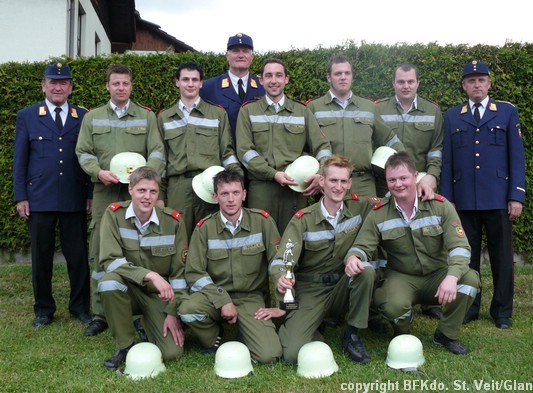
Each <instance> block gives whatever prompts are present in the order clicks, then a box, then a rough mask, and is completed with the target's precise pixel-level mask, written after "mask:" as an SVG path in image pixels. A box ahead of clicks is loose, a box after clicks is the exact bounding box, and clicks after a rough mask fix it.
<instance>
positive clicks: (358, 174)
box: [352, 171, 370, 177]
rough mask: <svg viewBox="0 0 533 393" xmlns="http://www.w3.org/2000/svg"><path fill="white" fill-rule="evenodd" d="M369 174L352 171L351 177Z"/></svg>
mask: <svg viewBox="0 0 533 393" xmlns="http://www.w3.org/2000/svg"><path fill="white" fill-rule="evenodd" d="M368 173H370V171H352V176H353V177H361V176H364V175H366V174H368Z"/></svg>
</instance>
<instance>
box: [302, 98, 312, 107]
mask: <svg viewBox="0 0 533 393" xmlns="http://www.w3.org/2000/svg"><path fill="white" fill-rule="evenodd" d="M311 101H313V99H312V98H309V99H308V100H307V101H301V103H302V104H304V105H305V106H307V105H309V103H310V102H311Z"/></svg>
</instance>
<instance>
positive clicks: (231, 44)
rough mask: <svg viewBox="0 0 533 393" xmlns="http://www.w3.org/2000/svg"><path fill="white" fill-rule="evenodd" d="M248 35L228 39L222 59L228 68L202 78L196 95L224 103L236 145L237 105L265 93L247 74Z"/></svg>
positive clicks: (250, 47)
mask: <svg viewBox="0 0 533 393" xmlns="http://www.w3.org/2000/svg"><path fill="white" fill-rule="evenodd" d="M253 50H254V43H253V40H252V37H250V36H248V35H246V34H242V33H238V34H236V35H234V36H232V37H229V39H228V51H227V52H226V59H227V60H228V63H229V71H228V72H227V73H225V74H222V75H218V76H215V77H213V78H210V79H208V80H206V81H205V82H204V85H203V87H202V89H201V90H200V97H202V99H204V100H205V101H209V102H212V103H214V104H217V105H220V106H222V107H224V109H225V110H226V112H227V114H228V118H229V123H230V126H231V135H232V138H233V144H234V146H236V143H237V142H236V140H235V125H236V124H237V116H238V114H239V110H240V109H241V105H242V104H243V103H244V102H246V101H250V100H253V99H254V98H255V97H261V96H263V95H265V90H264V89H263V86H262V85H261V84H260V83H259V78H257V77H256V76H255V75H250V65H251V64H252V60H253V59H254V55H253Z"/></svg>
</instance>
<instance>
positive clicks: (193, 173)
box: [181, 171, 203, 179]
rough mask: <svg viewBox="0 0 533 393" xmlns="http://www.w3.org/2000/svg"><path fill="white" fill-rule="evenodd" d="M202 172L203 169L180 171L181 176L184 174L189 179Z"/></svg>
mask: <svg viewBox="0 0 533 393" xmlns="http://www.w3.org/2000/svg"><path fill="white" fill-rule="evenodd" d="M202 172H203V171H188V172H185V173H182V174H181V176H184V177H186V178H187V179H190V178H193V177H194V176H196V175H199V174H200V173H202Z"/></svg>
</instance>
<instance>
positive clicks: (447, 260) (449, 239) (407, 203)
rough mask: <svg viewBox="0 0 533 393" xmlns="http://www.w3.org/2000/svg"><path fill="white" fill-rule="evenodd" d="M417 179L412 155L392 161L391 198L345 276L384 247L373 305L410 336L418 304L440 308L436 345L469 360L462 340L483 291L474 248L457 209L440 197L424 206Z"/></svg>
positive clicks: (360, 241) (371, 217) (362, 236)
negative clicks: (472, 256) (472, 259)
mask: <svg viewBox="0 0 533 393" xmlns="http://www.w3.org/2000/svg"><path fill="white" fill-rule="evenodd" d="M417 175H418V172H417V170H416V166H415V162H414V159H413V158H412V157H411V156H410V155H409V153H407V152H399V153H395V154H394V155H392V156H391V157H389V159H388V160H387V163H386V164H385V176H386V179H387V185H388V187H389V191H390V192H391V194H392V196H391V197H390V198H385V199H384V200H383V201H382V202H381V203H379V204H377V205H375V206H374V209H373V211H371V212H370V213H369V214H368V216H367V217H366V219H365V222H364V223H363V226H362V228H361V230H360V231H359V234H358V235H357V238H356V239H355V242H354V244H353V247H352V248H351V249H350V251H349V252H348V255H347V256H346V274H348V275H349V276H351V275H353V274H354V273H355V272H356V271H357V270H355V269H354V268H353V267H354V266H357V265H358V264H360V263H361V262H364V261H368V259H369V256H371V255H372V253H373V252H374V251H375V249H376V247H378V246H379V245H381V246H382V247H383V248H384V250H385V252H386V253H387V257H388V261H387V270H386V272H385V277H384V279H383V281H382V282H381V286H378V288H377V289H376V291H375V295H374V303H375V304H376V307H377V309H378V310H379V311H380V312H381V313H382V314H383V316H384V317H385V318H386V319H388V320H389V321H391V323H392V324H393V328H394V331H395V334H407V333H409V332H410V327H411V322H412V319H413V311H412V307H413V305H415V304H440V305H441V306H442V312H443V315H442V318H441V320H440V321H439V324H438V327H437V330H436V331H435V334H434V336H433V342H434V343H435V344H438V345H442V346H444V347H445V348H446V349H447V350H448V351H450V352H452V353H454V354H458V355H464V354H466V353H467V352H468V349H467V347H466V346H464V345H463V344H461V343H460V342H459V341H458V340H457V336H458V335H459V329H460V328H461V325H462V323H463V318H464V316H465V314H466V312H467V311H468V308H469V307H470V305H471V304H472V303H473V301H474V298H475V297H476V293H477V292H478V290H479V286H480V281H479V275H478V273H477V272H476V271H474V270H472V269H470V268H469V267H468V263H469V261H470V245H469V244H468V240H467V238H466V236H465V233H464V231H463V228H462V226H461V221H460V220H459V216H458V215H457V212H456V211H455V209H454V207H453V206H452V204H451V203H450V202H448V201H447V200H446V199H445V198H444V197H442V196H440V195H436V196H435V199H433V200H428V201H422V199H421V197H420V196H419V195H418V193H417V186H416V177H417Z"/></svg>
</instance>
